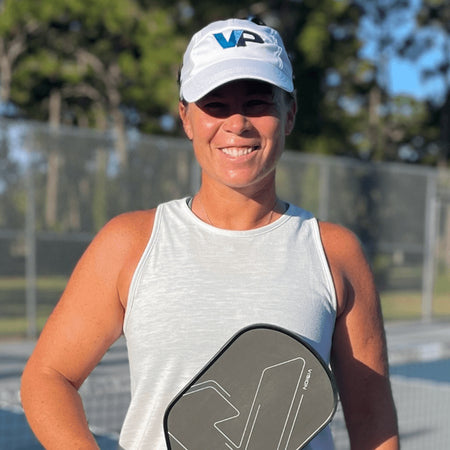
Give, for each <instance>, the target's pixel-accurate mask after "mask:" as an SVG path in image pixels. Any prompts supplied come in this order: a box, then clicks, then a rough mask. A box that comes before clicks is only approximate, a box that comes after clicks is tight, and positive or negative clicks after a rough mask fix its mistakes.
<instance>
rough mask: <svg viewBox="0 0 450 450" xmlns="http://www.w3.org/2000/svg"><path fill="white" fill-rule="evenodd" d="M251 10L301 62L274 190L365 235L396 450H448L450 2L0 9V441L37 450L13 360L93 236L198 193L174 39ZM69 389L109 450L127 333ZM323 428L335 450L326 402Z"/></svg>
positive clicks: (117, 2) (120, 399)
mask: <svg viewBox="0 0 450 450" xmlns="http://www.w3.org/2000/svg"><path fill="white" fill-rule="evenodd" d="M194 3H195V4H194ZM251 15H257V16H259V17H260V18H262V19H263V20H264V21H265V22H266V23H267V24H268V25H271V26H273V27H275V28H277V29H278V30H279V31H280V33H281V35H282V36H283V39H284V41H285V44H286V47H287V49H288V50H289V53H290V56H291V59H292V62H293V67H294V72H295V83H296V87H297V94H298V102H299V112H298V116H297V122H296V127H295V129H294V132H293V133H292V135H291V136H290V137H289V140H288V143H287V147H288V150H287V151H286V152H285V154H284V156H283V158H282V161H281V163H280V167H279V170H278V189H279V194H280V196H281V197H282V198H283V199H285V200H289V201H292V202H294V203H296V204H299V205H301V206H302V207H304V208H305V209H309V210H310V211H312V212H313V213H315V214H316V215H317V216H318V217H319V218H320V219H323V220H330V221H333V222H337V223H341V224H343V225H345V226H347V227H349V228H351V229H352V230H353V231H355V232H356V233H357V234H358V236H359V237H360V239H361V241H362V243H363V245H364V248H365V250H366V253H367V255H368V257H369V260H370V262H371V264H372V267H373V269H374V272H375V276H376V279H377V284H378V287H379V290H380V294H381V300H382V306H383V313H384V317H385V321H386V327H387V333H388V344H389V347H390V348H389V349H390V362H391V367H392V368H391V373H392V380H393V386H394V394H395V396H396V401H397V404H398V408H399V419H400V425H401V432H402V440H403V448H405V449H415V448H417V449H419V448H421V449H422V448H433V449H441V448H442V449H444V448H447V446H448V442H450V431H449V429H450V427H448V415H449V413H450V410H449V407H448V405H449V404H450V359H449V358H450V331H449V330H450V326H449V325H450V170H449V168H448V158H449V152H450V3H449V2H448V1H447V0H410V1H407V0H396V1H394V0H378V1H375V0H359V1H354V0H348V1H346V0H314V1H311V0H289V1H287V0H284V1H281V0H273V1H270V0H267V1H261V2H254V1H245V0H239V1H235V0H229V1H227V2H223V3H222V2H221V3H217V4H212V3H211V1H210V0H196V1H195V2H193V1H188V0H164V1H163V0H151V1H150V0H140V1H139V0H89V1H88V0H40V1H39V2H36V1H35V0H0V448H1V449H3V448H5V449H21V448H23V449H29V448H39V446H38V444H37V443H36V442H35V441H34V440H33V437H32V435H31V433H30V431H29V430H28V428H27V425H26V423H25V421H24V418H23V414H22V412H21V408H20V401H19V399H18V396H17V391H18V383H19V380H20V374H21V369H22V368H23V364H24V363H25V361H26V358H27V356H28V355H29V352H30V351H31V349H32V347H33V344H34V342H35V339H36V337H37V336H38V335H39V332H40V330H41V329H42V327H43V325H44V323H45V321H46V319H47V317H48V315H49V313H50V312H51V310H52V308H53V307H54V305H55V303H56V302H57V300H58V298H59V296H60V294H61V292H62V291H63V289H64V286H65V284H66V282H67V278H68V276H69V275H70V273H71V271H72V269H73V267H74V265H75V264H76V262H77V260H78V259H79V257H80V256H81V254H82V252H83V251H84V249H85V248H86V246H87V245H88V244H89V242H90V240H91V239H92V237H93V236H94V234H95V233H96V232H97V231H98V230H99V228H101V227H102V226H103V225H104V224H105V222H106V221H107V220H108V219H110V218H111V217H113V216H114V215H116V214H119V213H121V212H123V211H127V210H133V209H144V208H151V207H154V206H156V205H157V204H158V203H160V202H162V201H166V200H170V199H173V198H177V197H182V196H186V195H190V194H193V193H195V191H196V189H197V188H198V186H199V177H200V173H199V169H198V166H197V165H196V163H195V161H194V158H193V154H192V151H191V146H190V143H189V142H188V141H187V140H186V139H185V138H184V136H183V133H182V129H181V125H180V122H179V120H178V117H177V102H178V86H177V74H178V70H179V67H180V64H181V59H182V54H183V51H184V48H185V46H186V45H187V42H188V40H189V39H190V37H191V35H192V34H193V33H194V32H195V31H197V30H198V29H199V28H201V27H202V26H204V25H205V24H207V23H208V22H210V21H212V20H217V19H224V18H228V17H240V18H245V17H248V16H251ZM430 364H431V366H430ZM97 373H98V375H96V374H97ZM83 389H84V390H85V391H84V392H85V396H86V405H87V406H86V408H87V409H88V412H89V414H90V421H91V424H92V427H93V429H94V430H95V431H96V432H97V435H98V437H99V442H100V441H101V443H102V448H105V449H106V448H114V447H115V446H116V442H117V433H118V431H119V430H120V424H121V421H122V419H123V414H124V412H125V410H126V404H127V402H128V398H129V386H128V374H127V369H126V352H125V343H124V342H119V343H118V344H117V345H116V346H115V347H113V348H112V349H111V351H110V352H108V355H107V356H106V358H105V361H104V362H102V364H100V367H99V368H98V369H96V372H95V373H94V374H93V376H92V377H90V378H89V379H88V381H87V382H86V384H85V386H83ZM333 427H334V428H333V429H334V433H335V436H336V441H337V447H338V448H342V449H344V448H347V442H346V437H345V429H344V426H343V421H342V414H341V413H340V411H338V414H337V415H336V419H335V421H334V423H333Z"/></svg>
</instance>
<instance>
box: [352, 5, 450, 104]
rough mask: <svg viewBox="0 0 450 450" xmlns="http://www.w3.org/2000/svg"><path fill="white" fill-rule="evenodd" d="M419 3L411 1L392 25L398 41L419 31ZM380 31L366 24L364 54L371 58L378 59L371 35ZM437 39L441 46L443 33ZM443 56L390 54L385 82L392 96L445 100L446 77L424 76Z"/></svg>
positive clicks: (362, 38) (435, 38)
mask: <svg viewBox="0 0 450 450" xmlns="http://www.w3.org/2000/svg"><path fill="white" fill-rule="evenodd" d="M419 6H420V0H411V2H410V8H409V10H408V11H406V12H403V13H402V14H401V15H399V16H398V17H397V21H395V22H394V23H393V24H392V27H391V29H394V30H395V34H394V36H395V39H396V40H397V42H401V41H402V39H403V38H405V37H406V36H408V35H409V34H410V33H411V32H416V33H417V31H415V13H416V11H417V9H418V8H419ZM366 27H367V25H366ZM367 31H369V33H367ZM376 33H378V30H377V29H376V28H370V25H369V28H365V27H363V31H362V33H361V35H360V38H361V40H362V41H363V42H364V38H365V37H367V36H369V38H368V39H367V41H366V42H364V44H365V45H364V47H363V49H362V54H363V55H364V56H365V57H367V58H369V59H374V54H375V46H374V42H375V41H374V40H371V39H370V36H374V35H376ZM433 39H434V40H435V43H436V44H437V45H436V47H437V48H438V47H439V46H440V44H441V43H442V39H443V36H440V35H439V34H438V33H436V34H434V35H433ZM440 48H442V46H440ZM441 58H442V54H440V53H439V51H438V50H437V51H432V52H427V54H425V55H424V56H423V57H422V58H420V59H418V60H417V61H415V62H411V61H409V60H407V59H401V58H399V57H397V56H395V55H393V54H389V55H387V63H386V64H387V72H386V76H385V82H386V85H387V86H386V87H387V89H388V91H389V92H390V93H391V94H392V95H402V94H406V95H411V96H413V97H415V98H417V99H418V100H424V99H433V100H434V101H442V100H443V97H444V95H443V94H444V92H445V89H444V83H443V80H438V79H433V80H424V79H423V77H422V75H421V71H422V70H423V68H426V67H433V66H435V62H436V60H440V59H441Z"/></svg>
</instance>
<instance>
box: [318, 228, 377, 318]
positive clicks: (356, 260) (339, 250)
mask: <svg viewBox="0 0 450 450" xmlns="http://www.w3.org/2000/svg"><path fill="white" fill-rule="evenodd" d="M319 230H320V237H321V240H322V245H323V248H324V252H325V255H326V258H327V261H328V264H329V267H330V270H331V273H332V276H333V281H334V284H335V289H336V294H337V299H338V314H339V313H340V312H343V311H344V310H345V308H346V306H347V300H348V297H349V292H351V291H353V290H354V289H355V287H356V286H357V285H359V284H360V283H367V282H368V280H369V279H370V282H371V283H372V273H371V269H370V267H369V264H368V261H367V259H366V256H365V254H364V250H363V247H362V245H361V242H360V240H359V239H358V237H357V236H356V234H355V233H353V232H352V231H351V230H349V229H348V228H346V227H343V226H341V225H337V224H334V223H330V222H319Z"/></svg>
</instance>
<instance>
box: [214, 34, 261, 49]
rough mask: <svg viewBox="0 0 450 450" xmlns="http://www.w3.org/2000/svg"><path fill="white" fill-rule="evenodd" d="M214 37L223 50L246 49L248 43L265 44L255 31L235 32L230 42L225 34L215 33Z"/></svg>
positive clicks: (231, 35)
mask: <svg viewBox="0 0 450 450" xmlns="http://www.w3.org/2000/svg"><path fill="white" fill-rule="evenodd" d="M214 37H215V38H216V40H217V42H218V43H219V44H220V46H221V47H222V48H223V49H225V48H232V47H245V46H246V45H247V42H253V43H255V44H264V41H263V39H262V38H261V36H260V35H259V34H256V33H253V31H248V30H233V31H232V32H231V34H230V38H229V39H228V40H226V38H225V36H224V35H223V33H215V34H214Z"/></svg>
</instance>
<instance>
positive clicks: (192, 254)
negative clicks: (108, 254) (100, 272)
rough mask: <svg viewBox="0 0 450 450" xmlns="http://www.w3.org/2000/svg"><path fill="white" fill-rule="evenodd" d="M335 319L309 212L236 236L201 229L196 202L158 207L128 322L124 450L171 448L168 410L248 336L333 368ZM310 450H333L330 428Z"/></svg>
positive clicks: (295, 211) (291, 210) (292, 212)
mask: <svg viewBox="0 0 450 450" xmlns="http://www.w3.org/2000/svg"><path fill="white" fill-rule="evenodd" d="M335 317H336V297H335V290H334V286H333V281H332V277H331V273H330V270H329V267H328V264H327V261H326V257H325V254H324V250H323V247H322V243H321V240H320V235H319V227H318V224H317V221H316V219H314V218H313V217H312V215H311V214H310V213H308V212H306V211H304V210H303V209H301V208H298V207H296V206H293V205H289V207H288V209H287V211H286V212H285V214H284V215H283V216H281V217H280V218H279V219H278V220H276V221H275V222H273V223H271V224H269V225H267V226H264V227H261V228H256V229H253V230H248V231H231V230H223V229H218V228H215V227H213V226H211V225H208V224H206V223H204V222H203V221H201V220H200V219H199V218H198V217H197V216H195V214H194V213H193V212H192V211H191V210H190V208H189V206H188V199H181V200H174V201H171V202H168V203H165V204H162V205H160V206H159V207H158V208H157V211H156V217H155V223H154V228H153V232H152V235H151V237H150V239H149V242H148V244H147V247H146V249H145V251H144V253H143V255H142V257H141V260H140V262H139V264H138V266H137V269H136V272H135V274H134V276H133V279H132V282H131V286H130V291H129V298H128V306H127V310H126V313H125V322H124V333H125V337H126V341H127V347H128V354H129V362H130V376H131V404H130V407H129V410H128V413H127V415H126V418H125V422H124V425H123V428H122V432H121V436H120V445H121V447H122V448H124V449H127V450H137V449H146V450H148V449H151V450H164V449H166V444H165V440H164V433H163V416H164V412H165V409H166V407H167V406H168V405H169V403H170V401H171V400H172V399H173V398H174V397H175V395H176V394H177V393H178V392H179V391H180V390H181V389H182V388H183V387H184V386H185V385H186V384H187V383H188V382H189V381H190V380H191V379H192V378H193V377H194V375H195V374H196V373H197V372H198V371H199V370H200V369H201V368H202V367H203V366H204V365H205V364H206V363H207V362H208V361H209V360H210V359H211V357H212V356H213V355H214V354H215V353H216V352H217V351H218V350H219V349H221V348H222V346H223V345H224V344H225V343H226V342H227V341H228V340H229V339H230V338H231V337H232V336H233V335H234V334H235V333H236V332H238V331H239V330H240V329H242V328H244V327H246V326H248V325H252V324H255V323H269V324H274V325H278V326H280V327H283V328H286V329H288V330H291V331H293V332H296V333H298V334H300V335H302V336H303V337H304V338H306V340H307V341H308V342H309V343H310V344H311V345H312V346H313V347H314V348H315V349H316V350H317V351H318V352H319V354H320V355H321V356H322V358H323V359H324V360H325V362H326V363H328V362H329V358H330V348H331V341H332V335H333V329H334V322H335ZM308 448H311V449H314V450H319V449H320V450H324V449H326V450H329V449H332V448H333V443H332V439H331V433H330V430H329V428H326V429H325V430H324V431H323V432H321V433H320V434H319V435H318V436H317V437H316V438H315V439H314V440H313V441H312V442H311V443H310V446H309V447H308ZM205 450H209V449H205Z"/></svg>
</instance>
